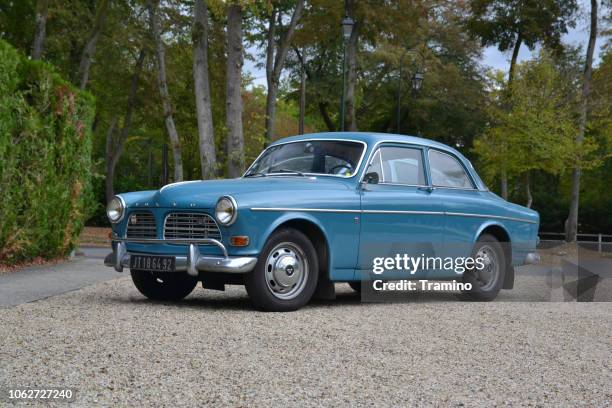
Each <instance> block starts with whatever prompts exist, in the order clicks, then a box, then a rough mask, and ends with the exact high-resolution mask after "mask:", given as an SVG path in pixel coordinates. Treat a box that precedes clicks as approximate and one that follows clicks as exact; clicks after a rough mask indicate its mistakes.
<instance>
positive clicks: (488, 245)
mask: <svg viewBox="0 0 612 408" xmlns="http://www.w3.org/2000/svg"><path fill="white" fill-rule="evenodd" d="M472 257H473V258H474V259H478V258H480V259H481V260H482V262H481V264H480V265H481V266H482V268H477V267H474V268H472V269H471V270H469V271H466V272H465V273H464V274H463V282H464V283H470V284H471V285H472V288H471V289H470V290H464V291H462V292H461V293H462V297H463V298H464V299H466V300H479V301H490V300H493V299H495V297H497V294H498V293H499V291H500V289H501V288H502V286H503V283H504V276H505V274H506V267H507V262H506V255H505V253H504V249H503V247H502V245H501V244H500V242H499V241H498V240H497V238H495V237H494V236H492V235H489V234H483V235H481V236H480V238H478V240H477V241H476V244H475V245H474V251H473V253H472Z"/></svg>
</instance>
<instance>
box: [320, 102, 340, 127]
mask: <svg viewBox="0 0 612 408" xmlns="http://www.w3.org/2000/svg"><path fill="white" fill-rule="evenodd" d="M319 113H320V114H321V117H322V118H323V122H325V126H327V130H328V131H330V132H333V131H334V130H336V126H335V125H334V122H333V121H332V120H331V118H330V117H329V112H327V102H319Z"/></svg>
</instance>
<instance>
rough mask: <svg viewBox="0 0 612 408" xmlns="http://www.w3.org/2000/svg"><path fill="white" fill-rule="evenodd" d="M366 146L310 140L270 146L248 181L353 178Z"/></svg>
mask: <svg viewBox="0 0 612 408" xmlns="http://www.w3.org/2000/svg"><path fill="white" fill-rule="evenodd" d="M364 148H365V146H364V145H363V144H362V143H359V142H348V141H331V140H308V141H300V142H290V143H284V144H281V145H277V146H271V147H269V148H268V149H266V150H265V151H264V153H263V154H262V155H261V156H260V157H259V158H258V159H257V160H256V161H255V163H253V165H252V166H251V168H250V169H249V171H248V172H247V173H246V174H245V177H249V176H256V175H261V176H264V175H283V174H291V173H294V174H297V175H304V174H323V175H333V176H343V177H350V176H352V175H354V174H355V172H356V171H357V166H358V165H359V160H360V159H361V156H362V154H363V150H364Z"/></svg>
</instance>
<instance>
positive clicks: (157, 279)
mask: <svg viewBox="0 0 612 408" xmlns="http://www.w3.org/2000/svg"><path fill="white" fill-rule="evenodd" d="M130 274H131V275H132V281H133V282H134V285H135V286H136V289H138V291H140V293H142V294H143V295H145V296H146V297H147V298H149V299H151V300H167V301H177V300H181V299H183V298H184V297H185V296H187V295H189V294H190V293H191V292H192V291H193V289H194V288H195V287H196V285H197V284H198V280H197V278H195V277H193V276H190V275H188V274H186V273H180V272H151V271H143V270H140V269H132V270H130Z"/></svg>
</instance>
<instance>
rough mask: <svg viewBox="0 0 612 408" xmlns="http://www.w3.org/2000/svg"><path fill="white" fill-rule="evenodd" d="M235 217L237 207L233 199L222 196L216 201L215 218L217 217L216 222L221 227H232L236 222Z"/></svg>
mask: <svg viewBox="0 0 612 408" xmlns="http://www.w3.org/2000/svg"><path fill="white" fill-rule="evenodd" d="M237 216H238V207H237V205H236V200H234V198H233V197H230V196H223V197H221V198H220V199H219V201H217V206H216V207H215V217H217V221H219V222H220V223H221V225H225V226H228V225H232V224H233V223H234V221H236V217H237Z"/></svg>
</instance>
